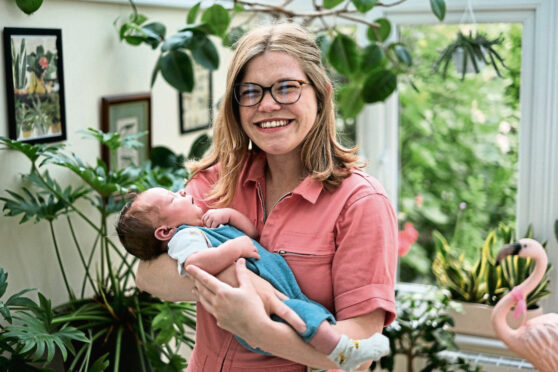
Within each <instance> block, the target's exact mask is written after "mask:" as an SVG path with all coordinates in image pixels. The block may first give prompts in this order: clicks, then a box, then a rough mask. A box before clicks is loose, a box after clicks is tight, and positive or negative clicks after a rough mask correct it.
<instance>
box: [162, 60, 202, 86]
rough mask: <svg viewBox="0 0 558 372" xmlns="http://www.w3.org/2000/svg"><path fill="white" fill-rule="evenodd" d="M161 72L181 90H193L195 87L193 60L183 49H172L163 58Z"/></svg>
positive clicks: (171, 83) (170, 82) (172, 84)
mask: <svg viewBox="0 0 558 372" xmlns="http://www.w3.org/2000/svg"><path fill="white" fill-rule="evenodd" d="M161 74H162V75H163V77H164V78H165V80H166V81H167V82H168V83H169V84H170V85H171V86H173V87H174V88H175V89H177V90H179V91H181V92H191V91H192V89H194V70H193V68H192V62H191V60H190V57H189V56H188V55H187V54H186V53H184V52H183V51H181V50H171V51H169V52H168V53H166V54H165V55H164V56H163V57H162V58H161Z"/></svg>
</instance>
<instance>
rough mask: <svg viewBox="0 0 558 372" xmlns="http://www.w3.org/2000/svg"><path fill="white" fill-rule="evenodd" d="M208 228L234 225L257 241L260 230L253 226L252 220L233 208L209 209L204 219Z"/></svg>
mask: <svg viewBox="0 0 558 372" xmlns="http://www.w3.org/2000/svg"><path fill="white" fill-rule="evenodd" d="M202 221H203V223H204V225H205V226H206V227H212V228H214V227H218V226H219V225H221V224H229V225H233V226H234V227H236V228H237V229H239V230H240V231H242V232H243V233H245V234H246V235H248V236H249V237H251V238H253V239H257V237H258V235H259V234H258V229H256V226H254V225H253V224H252V222H251V221H250V219H248V217H246V216H245V215H243V214H242V213H240V212H239V211H237V210H236V209H232V208H218V209H209V210H208V211H207V212H205V214H204V215H203V217H202Z"/></svg>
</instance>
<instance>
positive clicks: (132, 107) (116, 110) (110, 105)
mask: <svg viewBox="0 0 558 372" xmlns="http://www.w3.org/2000/svg"><path fill="white" fill-rule="evenodd" d="M101 130H102V131H103V132H112V133H120V134H121V136H122V138H124V137H126V136H129V135H133V134H137V133H140V132H143V131H147V132H148V133H147V135H146V136H144V137H141V138H140V139H139V140H140V142H142V143H143V146H141V147H139V148H136V149H131V148H127V147H120V148H119V149H118V150H117V151H116V152H115V153H112V154H111V153H110V151H109V149H108V148H107V147H106V146H103V147H102V148H101V158H102V159H103V161H104V162H105V163H106V164H107V165H108V167H109V168H110V169H112V170H119V169H123V168H126V167H128V166H130V165H138V166H139V165H141V164H142V163H143V162H145V161H146V160H148V159H149V151H150V149H151V95H150V94H149V93H140V94H131V95H122V96H108V97H103V98H102V99H101Z"/></svg>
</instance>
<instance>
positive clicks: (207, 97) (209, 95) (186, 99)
mask: <svg viewBox="0 0 558 372" xmlns="http://www.w3.org/2000/svg"><path fill="white" fill-rule="evenodd" d="M194 76H195V79H196V84H195V87H194V90H193V92H191V93H183V92H179V93H178V107H179V114H180V133H182V134H185V133H190V132H194V131H197V130H200V129H205V128H209V126H210V125H211V122H212V121H213V90H212V83H213V82H212V74H211V71H209V70H207V69H205V68H203V67H201V66H199V65H197V64H196V65H194Z"/></svg>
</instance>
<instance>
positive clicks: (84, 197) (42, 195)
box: [0, 129, 195, 371]
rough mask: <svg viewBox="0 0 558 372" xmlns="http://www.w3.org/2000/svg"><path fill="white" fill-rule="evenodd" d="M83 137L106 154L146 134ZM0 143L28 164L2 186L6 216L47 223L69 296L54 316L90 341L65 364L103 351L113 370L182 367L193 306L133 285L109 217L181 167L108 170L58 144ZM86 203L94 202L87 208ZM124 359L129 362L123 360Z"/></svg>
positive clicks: (79, 364) (77, 366) (79, 363)
mask: <svg viewBox="0 0 558 372" xmlns="http://www.w3.org/2000/svg"><path fill="white" fill-rule="evenodd" d="M86 135H88V136H89V137H90V138H95V139H96V140H98V141H99V142H100V143H101V144H103V145H104V146H108V147H109V149H110V151H116V150H117V149H118V148H119V147H120V146H131V147H134V146H137V145H138V143H139V142H137V141H136V139H137V137H138V136H139V135H145V133H142V134H139V135H138V136H135V137H134V136H129V137H126V138H121V137H120V134H117V133H103V132H101V131H98V130H94V129H89V130H88V131H87V132H86ZM0 143H2V144H3V145H4V146H5V147H6V148H8V149H11V150H14V151H17V152H19V153H21V154H22V155H24V156H25V157H27V158H28V159H29V160H30V162H31V169H30V171H29V172H28V173H27V174H26V175H25V176H24V186H22V187H21V189H20V190H17V191H16V190H7V191H6V192H7V194H8V195H7V196H2V197H0V200H1V201H2V202H3V203H4V205H3V210H4V213H5V215H6V216H22V217H21V220H20V223H25V222H29V221H34V222H46V223H48V225H49V228H50V231H51V241H52V246H53V249H54V253H55V255H56V257H57V260H58V266H59V270H60V274H61V277H62V280H63V283H64V287H65V289H66V292H67V294H68V302H67V303H65V304H61V305H59V306H57V307H56V308H55V309H54V313H55V314H56V316H57V317H58V318H57V319H59V321H60V322H67V323H70V324H72V325H73V326H75V327H76V328H77V329H80V330H82V331H83V332H84V333H85V334H86V335H87V336H88V337H90V338H91V340H92V342H93V344H92V346H91V347H90V348H88V347H86V346H81V347H80V346H79V345H77V346H76V356H75V358H73V359H71V360H69V361H68V366H67V368H68V369H69V370H88V369H90V368H91V366H92V364H93V363H94V361H95V360H96V359H97V358H99V357H102V355H104V354H105V353H107V352H108V353H109V356H108V358H107V361H109V362H110V369H111V370H114V371H118V370H119V366H120V365H126V368H131V369H133V370H137V371H150V370H155V369H157V370H159V369H166V370H168V371H180V370H182V369H183V368H184V367H185V365H186V361H185V360H184V359H183V358H182V357H181V356H180V355H179V354H178V348H179V347H180V346H181V345H183V344H186V345H189V346H191V345H192V344H193V340H192V339H190V338H189V337H188V336H186V333H185V327H191V328H193V327H195V320H194V308H193V306H192V305H191V304H189V303H177V304H175V303H166V302H162V301H160V300H158V299H155V298H153V297H151V296H149V295H147V294H145V293H140V292H139V291H138V290H137V289H136V287H135V285H134V272H133V270H132V264H133V262H134V260H133V258H132V257H131V256H128V255H125V254H124V253H123V251H124V250H123V249H122V248H121V247H120V246H119V244H116V243H115V242H114V241H113V239H112V238H111V235H115V234H113V233H111V231H110V228H109V226H110V225H109V223H108V222H107V220H108V218H109V216H111V215H112V214H114V213H116V212H118V211H119V210H120V209H121V207H122V205H123V204H124V203H125V201H126V194H127V193H128V192H129V191H132V190H141V189H144V188H146V187H150V186H155V185H159V186H164V187H169V186H172V185H173V184H176V182H175V181H174V180H175V178H176V177H173V175H174V174H179V176H178V177H180V178H181V179H182V180H183V179H184V176H185V174H186V173H185V170H184V171H182V172H174V173H170V172H168V171H167V170H164V169H160V168H157V167H151V164H150V163H149V162H148V163H146V164H144V165H143V166H142V167H137V166H134V167H129V168H126V169H124V170H118V171H113V170H110V169H108V168H107V165H106V164H105V163H104V162H103V161H102V160H101V159H96V161H95V163H93V164H88V163H85V162H83V161H82V160H81V159H80V158H79V157H78V156H77V155H76V154H68V153H66V152H65V151H64V146H63V145H60V144H55V145H46V144H40V145H30V144H26V143H21V142H17V141H13V140H10V139H8V138H5V137H0ZM48 167H59V168H63V169H67V170H69V171H70V172H71V173H73V174H74V175H75V176H76V182H75V183H72V184H71V185H69V186H66V187H62V186H61V185H60V184H59V183H58V181H57V179H55V178H53V177H51V176H50V173H49V171H48ZM84 203H87V204H89V205H90V206H91V207H90V208H87V206H84ZM91 208H93V211H91ZM95 212H96V213H97V216H94V213H95ZM77 220H79V221H82V222H83V223H85V225H86V226H87V228H89V229H91V230H92V231H93V232H94V235H95V236H94V238H92V240H91V241H86V242H84V241H82V239H81V240H80V238H81V235H80V236H79V237H78V232H77V231H76V230H75V223H76V221H77ZM55 223H56V225H57V228H56V229H55V228H54V226H55ZM62 224H64V225H65V226H66V227H67V231H64V232H63V233H64V235H63V237H64V238H67V237H70V239H71V241H72V243H73V246H74V248H75V249H76V252H77V253H78V255H79V258H80V264H81V267H80V268H79V270H81V272H82V273H83V277H82V280H81V282H79V283H70V282H69V281H68V279H67V277H68V275H67V270H68V268H67V267H66V266H65V265H64V263H63V258H62V257H61V254H60V247H59V241H60V239H59V238H58V236H59V235H57V234H60V227H61V226H60V225H62ZM71 269H72V270H78V268H76V267H72V268H71ZM125 340H128V341H129V342H130V344H129V345H128V344H127V343H126V342H124V341H125ZM171 340H174V343H171V342H170V341H171ZM132 352H134V353H135V354H132ZM125 357H128V358H129V359H130V360H129V361H123V358H125ZM132 362H135V363H136V364H135V365H134V364H131V363H132ZM124 363H125V364H124Z"/></svg>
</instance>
